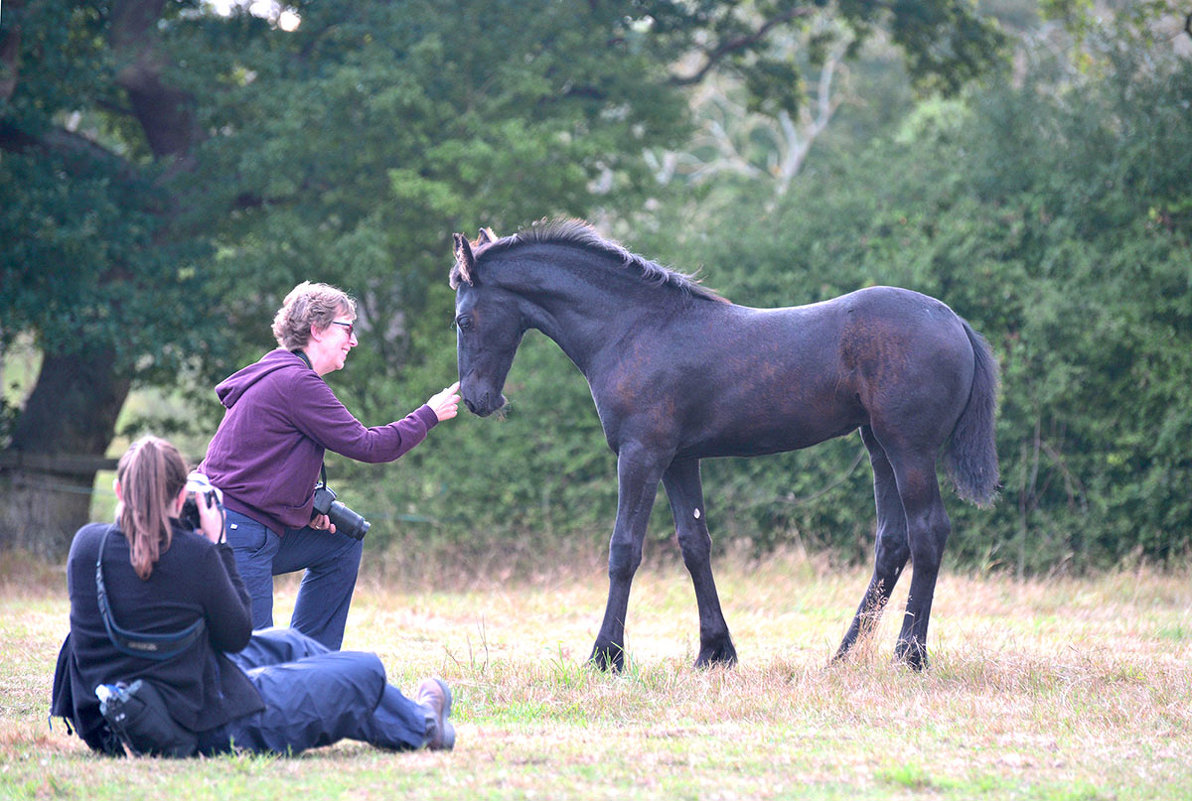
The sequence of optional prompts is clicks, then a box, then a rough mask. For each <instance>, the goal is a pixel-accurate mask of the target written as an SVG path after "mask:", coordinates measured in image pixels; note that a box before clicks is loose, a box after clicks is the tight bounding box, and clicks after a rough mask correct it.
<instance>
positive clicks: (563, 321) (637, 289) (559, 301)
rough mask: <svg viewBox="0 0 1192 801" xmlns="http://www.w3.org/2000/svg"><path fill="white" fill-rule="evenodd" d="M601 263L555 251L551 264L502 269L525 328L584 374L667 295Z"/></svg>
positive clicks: (525, 262)
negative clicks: (525, 321)
mask: <svg viewBox="0 0 1192 801" xmlns="http://www.w3.org/2000/svg"><path fill="white" fill-rule="evenodd" d="M601 258H602V257H600V256H595V255H591V254H587V253H584V252H583V251H578V250H574V249H568V248H557V249H553V252H552V253H551V258H549V259H545V260H540V259H537V258H535V259H520V260H518V261H517V262H515V263H511V264H510V265H509V266H507V267H503V268H502V270H501V275H502V280H501V283H502V285H503V286H504V287H505V288H506V289H508V290H509V291H511V292H514V293H515V294H517V295H518V297H519V298H521V300H522V304H523V308H522V311H523V313H524V314H525V316H526V318H527V319H528V320H529V322H530V326H529V327H530V328H536V329H538V330H539V331H541V332H542V333H543V334H545V335H546V336H548V337H550V338H551V339H552V340H554V341H555V343H556V344H558V346H559V347H560V348H562V350H563V352H564V353H566V354H567V356H568V357H569V358H570V359H571V361H573V362H575V364H576V366H578V367H579V368H580V370H581V371H583V372H585V373H586V372H587V367H588V365H590V364H591V363H592V361H593V360H594V359H596V358H598V357H599V356H600V354H601V353H602V352H603V351H605V350H606V349H608V348H614V347H617V346H618V343H620V342H622V341H623V340H624V339H625V337H626V336H628V335H629V332H630V331H631V330H632V329H633V328H634V327H635V324H636V323H637V322H638V321H639V320H640V319H641V318H642V317H644V316H646V315H649V314H656V313H657V311H658V303H659V298H660V297H662V296H665V295H666V294H668V293H666V292H665V291H664V290H662V289H661V288H658V287H651V286H648V285H646V284H644V283H641V282H639V281H636V280H635V278H634V277H633V276H631V275H619V274H617V272H616V271H615V268H614V269H612V270H610V269H609V268H608V267H607V266H605V265H603V264H601V263H599V261H600V259H601Z"/></svg>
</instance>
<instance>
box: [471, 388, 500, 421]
mask: <svg viewBox="0 0 1192 801" xmlns="http://www.w3.org/2000/svg"><path fill="white" fill-rule="evenodd" d="M464 405H465V406H467V407H468V411H469V412H471V413H472V414H474V415H476V416H477V417H488V416H489V415H490V414H492V413H493V412H495V411H497V410H498V409H501V408H503V407H504V406H505V396H504V395H502V394H500V393H498V394H497V396H496V398H495V399H494V398H493V395H492V393H491V392H485V393H484V394H483V395H481V396H480V397H478V398H469V397H467V396H466V395H465V396H464Z"/></svg>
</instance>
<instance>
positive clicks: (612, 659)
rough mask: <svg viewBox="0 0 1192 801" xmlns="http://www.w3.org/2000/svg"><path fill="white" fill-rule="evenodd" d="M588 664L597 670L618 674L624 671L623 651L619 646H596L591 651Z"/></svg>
mask: <svg viewBox="0 0 1192 801" xmlns="http://www.w3.org/2000/svg"><path fill="white" fill-rule="evenodd" d="M588 663H589V664H591V665H592V666H593V667H595V668H596V669H597V670H603V671H608V672H611V673H620V672H622V671H623V670H625V650H624V649H623V648H622V647H621V646H619V645H610V646H601V645H597V646H595V647H594V648H593V649H592V655H591V656H590V657H588Z"/></svg>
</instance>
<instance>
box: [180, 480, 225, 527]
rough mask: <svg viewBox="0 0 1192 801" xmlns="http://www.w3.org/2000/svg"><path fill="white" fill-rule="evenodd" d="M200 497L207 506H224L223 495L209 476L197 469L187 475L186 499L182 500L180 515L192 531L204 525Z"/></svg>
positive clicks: (184, 523) (181, 519)
mask: <svg viewBox="0 0 1192 801" xmlns="http://www.w3.org/2000/svg"><path fill="white" fill-rule="evenodd" d="M199 499H201V500H202V501H203V503H205V504H206V505H207V508H211V507H212V506H219V507H221V508H222V506H223V497H222V495H221V494H220V492H219V490H217V489H216V488H215V487H213V486H212V485H211V482H210V481H209V480H208V478H207V476H205V475H203V474H202V473H199V472H197V471H196V472H192V473H191V474H190V475H188V476H187V477H186V500H185V501H183V502H182V511H181V512H180V513H179V515H178V519H179V520H180V521H181V522H182V524H183V525H184V526H186V527H187V528H189V529H190V530H191V531H198V530H199V529H200V528H202V527H203V520H202V518H200V517H199V505H198V501H199Z"/></svg>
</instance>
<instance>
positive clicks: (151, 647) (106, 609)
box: [95, 526, 207, 662]
mask: <svg viewBox="0 0 1192 801" xmlns="http://www.w3.org/2000/svg"><path fill="white" fill-rule="evenodd" d="M115 531H116V527H115V526H110V527H109V528H108V530H107V532H106V533H105V534H104V538H103V541H102V542H100V544H99V556H98V557H97V558H96V560H95V590H96V595H97V596H98V599H99V614H100V617H102V618H103V625H104V628H105V629H107V632H108V639H110V640H111V641H112V645H114V646H116V650H117V651H119V652H120V653H122V654H125V655H126V656H139V657H141V658H142V659H152V660H154V661H156V662H164V661H165V660H167V659H173V658H174V657H175V656H178V654H180V653H182V652H183V651H185V650H186V649H187V648H190V646H192V645H193V644H194V643H195V641H196V640H198V639H199V637H201V636H202V635H203V632H204V631H206V630H207V622H206V621H205V620H204V619H203V618H199V619H198V620H196V621H195V622H194V623H192V624H191V625H189V626H187V627H186V628H185V629H183V630H182V631H179V632H175V633H171V634H146V633H143V632H139V631H128V630H127V629H122V628H120V626H119V625H117V623H116V618H115V617H113V616H112V606H111V604H110V603H109V602H108V591H107V587H105V586H104V581H103V552H104V548H105V547H107V544H108V538H109V537H110V536H111V535H112V533H113V532H115Z"/></svg>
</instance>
